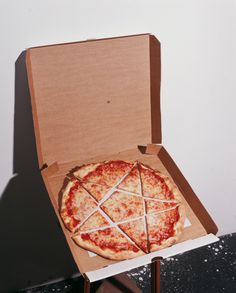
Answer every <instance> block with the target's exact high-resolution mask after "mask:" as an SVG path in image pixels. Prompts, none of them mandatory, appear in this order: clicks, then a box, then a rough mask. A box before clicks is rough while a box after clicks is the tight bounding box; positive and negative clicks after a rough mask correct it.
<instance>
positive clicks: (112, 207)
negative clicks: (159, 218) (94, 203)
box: [101, 191, 144, 222]
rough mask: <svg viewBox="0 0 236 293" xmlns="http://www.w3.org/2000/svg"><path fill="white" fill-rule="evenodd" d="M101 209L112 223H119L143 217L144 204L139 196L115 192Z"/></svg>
mask: <svg viewBox="0 0 236 293" xmlns="http://www.w3.org/2000/svg"><path fill="white" fill-rule="evenodd" d="M101 209H102V210H103V211H104V212H105V213H106V214H107V215H108V216H109V217H110V218H111V219H112V221H114V222H120V221H123V220H128V219H132V218H137V217H140V216H143V215H144V202H143V198H142V197H141V196H136V195H131V194H127V193H123V192H119V191H115V192H114V193H113V194H112V195H111V196H110V197H109V198H108V199H107V200H106V201H105V202H104V203H103V204H102V205H101Z"/></svg>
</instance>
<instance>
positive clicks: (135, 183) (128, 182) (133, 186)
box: [117, 165, 141, 194]
mask: <svg viewBox="0 0 236 293" xmlns="http://www.w3.org/2000/svg"><path fill="white" fill-rule="evenodd" d="M117 188H118V189H122V190H125V191H129V192H132V193H136V194H141V181H140V176H139V170H138V166H137V165H135V167H133V169H132V170H131V171H130V173H129V174H128V175H127V176H126V177H125V178H124V179H123V180H122V181H121V182H120V184H119V185H118V186H117Z"/></svg>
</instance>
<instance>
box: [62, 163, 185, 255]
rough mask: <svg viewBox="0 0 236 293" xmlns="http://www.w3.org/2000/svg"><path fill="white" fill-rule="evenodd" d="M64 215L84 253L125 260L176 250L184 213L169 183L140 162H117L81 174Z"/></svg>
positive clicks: (65, 200) (69, 189) (67, 193)
mask: <svg viewBox="0 0 236 293" xmlns="http://www.w3.org/2000/svg"><path fill="white" fill-rule="evenodd" d="M60 215H61V218H62V220H63V222H64V224H65V226H66V227H67V228H68V229H69V230H70V232H71V234H72V239H73V240H74V241H75V243H76V244H78V245H79V246H80V247H82V248H84V249H87V250H90V251H92V252H94V253H97V254H99V255H101V256H103V257H105V258H109V259H113V260H124V259H131V258H134V257H137V256H141V255H144V254H146V253H150V252H154V251H157V250H160V249H162V248H165V247H168V246H170V245H173V244H174V243H175V242H176V241H177V240H178V239H179V237H180V235H181V232H182V230H183V224H184V220H185V209H184V205H183V203H182V201H181V195H180V192H179V190H178V188H177V187H176V185H175V184H174V183H173V182H172V180H171V179H170V178H168V177H166V176H165V175H163V174H161V173H160V172H158V171H156V170H154V169H152V168H151V167H149V166H147V165H144V164H143V163H140V162H138V161H136V162H134V163H133V162H127V161H121V160H114V161H105V162H101V163H92V164H87V165H83V166H80V167H78V168H77V169H76V171H75V172H74V173H73V177H72V178H71V179H70V180H69V182H68V184H67V186H66V188H65V189H64V192H63V196H62V201H61V207H60Z"/></svg>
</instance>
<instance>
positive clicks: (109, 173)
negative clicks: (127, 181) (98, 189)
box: [74, 160, 133, 187]
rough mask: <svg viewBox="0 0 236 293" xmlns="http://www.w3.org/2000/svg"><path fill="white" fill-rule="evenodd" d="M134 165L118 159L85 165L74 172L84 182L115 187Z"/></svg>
mask: <svg viewBox="0 0 236 293" xmlns="http://www.w3.org/2000/svg"><path fill="white" fill-rule="evenodd" d="M132 167H133V163H130V162H126V161H121V160H116V161H106V162H103V163H96V164H89V165H84V166H82V167H80V168H78V169H77V171H75V172H74V176H75V177H77V178H79V179H82V180H83V181H84V182H93V183H96V184H100V185H106V186H109V187H113V186H114V185H116V184H117V183H118V182H119V180H120V179H121V178H122V177H123V176H125V174H127V173H128V172H129V171H130V170H131V169H132Z"/></svg>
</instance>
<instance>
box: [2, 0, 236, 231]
mask: <svg viewBox="0 0 236 293" xmlns="http://www.w3.org/2000/svg"><path fill="white" fill-rule="evenodd" d="M1 4H2V5H1V9H0V39H1V47H0V48H1V49H0V50H1V51H0V65H1V66H0V84H1V86H0V97H1V106H0V139H1V144H0V158H1V160H0V166H1V176H0V194H2V193H3V192H4V189H5V187H6V186H7V185H8V181H9V180H10V178H11V177H12V176H13V168H12V166H13V133H14V101H15V96H14V86H15V84H14V75H15V67H14V66H15V64H14V63H15V61H16V59H17V58H18V56H19V55H20V54H21V52H22V51H23V50H25V49H26V48H27V47H31V46H36V45H44V44H52V43H60V42H70V41H76V40H83V39H87V38H101V37H110V36H117V35H127V34H135V33H143V32H151V33H153V34H155V35H156V36H157V37H158V39H159V40H160V41H161V43H162V130H163V144H164V145H165V146H166V148H167V150H168V151H169V152H170V154H171V155H172V157H173V158H174V159H175V161H176V163H177V165H178V166H179V167H180V169H181V170H182V171H183V173H184V175H185V176H186V177H187V179H188V181H189V182H190V184H191V185H192V187H193V189H194V190H195V192H196V193H197V194H198V196H199V198H200V199H201V201H202V202H203V203H204V205H205V206H206V208H207V209H208V211H209V212H210V214H211V215H212V217H213V218H214V220H215V221H216V223H217V224H218V226H219V234H225V233H230V232H234V231H236V209H235V205H236V194H235V188H234V185H233V184H234V183H235V182H236V172H235V165H236V155H235V150H236V135H235V134H236V115H235V114H236V99H235V93H236V74H235V68H236V38H235V36H236V17H235V15H236V4H235V1H234V0H227V1H221V0H198V1H193V0H192V1H189V0H180V1H166V0H165V1H164V0H161V1H160V0H159V1H157V0H153V1H150V0H149V1H140V0H132V1H131V0H117V1H111V0H100V1H91V0H88V1H81V0H70V1H68V0H61V1H58V0H57V1H56V0H47V1H45V0H41V1H32V0H21V1H12V0H11V1H4V3H3V1H1ZM3 195H4V193H3ZM0 204H1V201H0Z"/></svg>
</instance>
